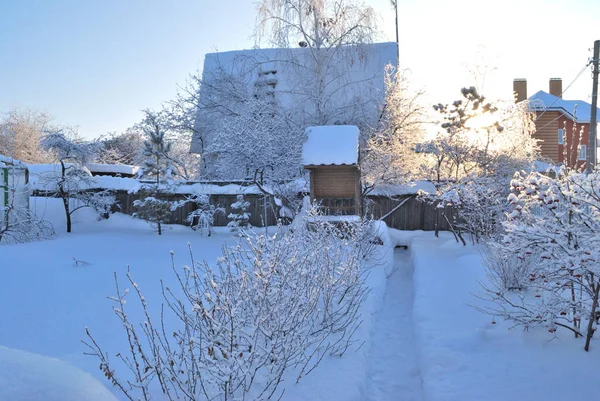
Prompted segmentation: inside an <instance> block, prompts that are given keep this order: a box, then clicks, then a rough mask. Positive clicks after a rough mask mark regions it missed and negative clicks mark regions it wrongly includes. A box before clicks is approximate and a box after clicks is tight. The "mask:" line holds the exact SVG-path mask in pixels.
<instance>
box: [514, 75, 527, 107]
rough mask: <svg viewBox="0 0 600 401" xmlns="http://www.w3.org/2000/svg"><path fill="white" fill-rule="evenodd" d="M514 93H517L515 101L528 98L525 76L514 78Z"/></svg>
mask: <svg viewBox="0 0 600 401" xmlns="http://www.w3.org/2000/svg"><path fill="white" fill-rule="evenodd" d="M513 93H514V95H515V103H519V102H522V101H523V100H525V99H527V80H526V79H525V78H515V79H514V80H513Z"/></svg>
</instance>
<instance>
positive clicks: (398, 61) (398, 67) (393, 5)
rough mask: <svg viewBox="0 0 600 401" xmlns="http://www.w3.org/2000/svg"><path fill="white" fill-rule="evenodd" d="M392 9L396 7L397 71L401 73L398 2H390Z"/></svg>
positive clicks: (393, 0) (396, 0) (394, 0)
mask: <svg viewBox="0 0 600 401" xmlns="http://www.w3.org/2000/svg"><path fill="white" fill-rule="evenodd" d="M390 3H391V5H392V7H394V15H395V16H396V62H397V63H398V64H397V66H396V67H397V69H398V71H400V36H399V35H400V34H399V33H398V0H390Z"/></svg>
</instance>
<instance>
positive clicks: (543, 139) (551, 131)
mask: <svg viewBox="0 0 600 401" xmlns="http://www.w3.org/2000/svg"><path fill="white" fill-rule="evenodd" d="M536 117H537V118H536V121H535V127H536V131H535V134H533V138H534V139H536V140H537V141H538V144H539V145H540V150H541V153H542V156H544V157H547V158H549V159H551V160H552V161H553V162H554V163H560V162H561V160H560V157H561V156H560V152H559V145H558V129H559V128H563V126H562V124H561V119H563V118H564V117H562V115H561V114H560V113H559V112H557V111H547V112H545V113H542V112H537V113H536ZM565 135H566V133H565Z"/></svg>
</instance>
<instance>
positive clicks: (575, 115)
mask: <svg viewBox="0 0 600 401" xmlns="http://www.w3.org/2000/svg"><path fill="white" fill-rule="evenodd" d="M528 100H529V107H530V108H531V109H532V110H533V111H544V110H547V111H559V112H561V113H562V114H564V115H565V116H566V117H568V118H569V119H571V120H574V121H576V122H578V123H583V124H586V123H587V124H589V122H590V118H591V111H592V106H591V105H590V104H589V103H587V102H584V101H583V100H564V99H561V98H559V97H557V96H554V95H551V94H549V93H546V92H544V91H538V92H536V93H535V94H533V95H532V96H531V97H530V98H529V99H528ZM598 111H599V112H598V115H600V109H598Z"/></svg>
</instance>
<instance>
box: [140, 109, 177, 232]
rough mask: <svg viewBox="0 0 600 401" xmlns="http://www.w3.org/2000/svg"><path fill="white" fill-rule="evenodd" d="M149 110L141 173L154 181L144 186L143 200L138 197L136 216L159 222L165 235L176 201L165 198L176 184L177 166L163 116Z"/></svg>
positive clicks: (144, 123) (144, 126)
mask: <svg viewBox="0 0 600 401" xmlns="http://www.w3.org/2000/svg"><path fill="white" fill-rule="evenodd" d="M145 113H146V117H145V119H144V121H143V122H142V123H141V129H142V130H143V132H144V135H145V136H146V137H147V139H146V140H145V141H144V151H143V153H142V154H143V157H144V158H145V159H144V161H143V162H142V166H141V167H140V170H139V172H138V176H139V177H140V178H142V177H145V178H149V179H151V180H152V181H153V182H152V183H150V184H146V185H144V186H143V188H142V199H140V200H136V201H135V202H134V203H133V205H134V207H135V208H136V209H137V210H138V211H137V213H136V216H138V217H141V218H143V219H145V220H147V221H149V222H150V223H152V224H155V225H156V229H157V232H158V235H162V223H165V222H166V221H167V219H168V218H169V216H170V214H171V210H172V208H173V206H174V203H173V202H170V201H167V200H165V199H161V198H164V195H165V193H166V192H167V190H168V188H169V187H170V186H171V185H172V181H171V180H170V179H171V178H173V176H174V174H175V168H174V167H173V164H172V158H171V156H170V152H171V143H170V142H169V141H168V140H167V138H166V137H165V130H164V129H163V124H162V122H161V120H160V118H159V116H158V115H157V114H156V113H154V112H152V111H150V110H146V111H145Z"/></svg>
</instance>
